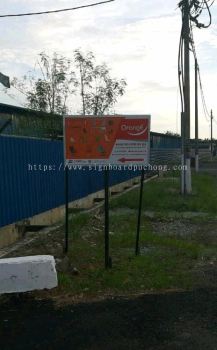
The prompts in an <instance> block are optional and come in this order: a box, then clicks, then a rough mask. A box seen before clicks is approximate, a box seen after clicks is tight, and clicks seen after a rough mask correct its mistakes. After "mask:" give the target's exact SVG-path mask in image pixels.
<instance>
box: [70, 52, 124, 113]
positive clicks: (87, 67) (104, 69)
mask: <svg viewBox="0 0 217 350" xmlns="http://www.w3.org/2000/svg"><path fill="white" fill-rule="evenodd" d="M74 59H75V63H76V66H77V68H78V69H79V79H78V81H79V87H80V95H81V100H82V113H83V114H84V115H85V114H87V115H88V114H93V115H103V114H105V113H106V112H107V113H109V112H110V111H111V109H112V108H113V107H114V105H115V103H116V102H117V100H118V97H120V96H122V95H123V94H124V92H125V88H126V85H127V84H126V81H125V80H124V79H120V80H118V79H115V78H112V77H111V75H110V69H109V68H108V66H107V65H106V64H105V63H103V64H101V65H97V64H96V63H95V57H94V55H93V53H92V52H88V53H87V54H86V55H85V54H83V53H82V52H81V51H80V50H76V51H75V54H74Z"/></svg>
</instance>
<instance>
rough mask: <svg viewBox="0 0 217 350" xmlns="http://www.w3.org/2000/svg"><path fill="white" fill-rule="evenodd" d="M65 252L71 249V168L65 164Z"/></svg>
mask: <svg viewBox="0 0 217 350" xmlns="http://www.w3.org/2000/svg"><path fill="white" fill-rule="evenodd" d="M64 175H65V176H64V177H65V247H64V251H65V253H68V250H69V168H68V165H66V166H65V173H64Z"/></svg>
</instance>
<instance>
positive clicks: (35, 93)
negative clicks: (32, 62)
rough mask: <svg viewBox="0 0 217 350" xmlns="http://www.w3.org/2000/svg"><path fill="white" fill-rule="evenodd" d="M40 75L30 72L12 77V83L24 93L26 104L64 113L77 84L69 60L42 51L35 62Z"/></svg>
mask: <svg viewBox="0 0 217 350" xmlns="http://www.w3.org/2000/svg"><path fill="white" fill-rule="evenodd" d="M37 64H38V67H39V70H40V75H41V77H39V78H36V77H35V75H34V74H33V73H32V72H30V73H29V74H28V75H25V76H24V77H23V78H22V79H21V80H19V79H17V78H14V79H13V81H12V85H13V86H14V87H15V88H16V89H18V90H19V91H21V92H22V93H24V94H25V96H26V99H27V106H28V107H29V108H31V109H36V110H39V111H43V112H48V113H52V114H54V113H56V114H64V113H66V111H67V102H68V99H69V97H70V95H71V94H74V93H75V87H76V85H77V82H76V79H75V73H74V72H73V71H72V69H71V61H70V60H68V59H66V58H65V57H63V56H60V55H58V54H57V53H54V54H53V56H52V57H50V56H48V55H47V54H45V53H44V52H42V53H40V54H39V60H38V62H37Z"/></svg>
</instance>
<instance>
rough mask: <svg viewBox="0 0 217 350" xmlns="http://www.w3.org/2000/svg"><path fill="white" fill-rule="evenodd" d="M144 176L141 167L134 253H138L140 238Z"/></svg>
mask: <svg viewBox="0 0 217 350" xmlns="http://www.w3.org/2000/svg"><path fill="white" fill-rule="evenodd" d="M144 178H145V170H144V169H142V174H141V182H140V194H139V211H138V220H137V233H136V249H135V253H136V255H139V240H140V226H141V213H142V199H143V185H144Z"/></svg>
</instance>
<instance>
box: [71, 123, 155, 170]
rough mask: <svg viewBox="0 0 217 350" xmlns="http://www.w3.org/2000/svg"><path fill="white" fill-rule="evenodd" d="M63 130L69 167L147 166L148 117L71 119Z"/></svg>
mask: <svg viewBox="0 0 217 350" xmlns="http://www.w3.org/2000/svg"><path fill="white" fill-rule="evenodd" d="M64 130H65V131H64V139H65V141H64V143H65V160H66V162H67V163H72V164H83V165H88V164H93V163H95V164H120V165H121V164H122V165H123V164H135V163H136V164H141V163H142V164H147V163H148V160H149V146H150V145H149V144H150V142H149V141H150V117H149V116H99V117H93V116H85V117H82V116H75V117H73V116H69V117H65V118H64Z"/></svg>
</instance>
